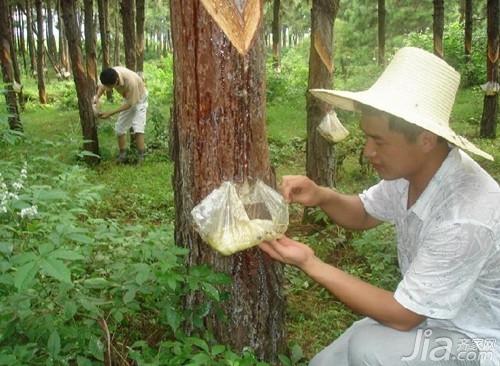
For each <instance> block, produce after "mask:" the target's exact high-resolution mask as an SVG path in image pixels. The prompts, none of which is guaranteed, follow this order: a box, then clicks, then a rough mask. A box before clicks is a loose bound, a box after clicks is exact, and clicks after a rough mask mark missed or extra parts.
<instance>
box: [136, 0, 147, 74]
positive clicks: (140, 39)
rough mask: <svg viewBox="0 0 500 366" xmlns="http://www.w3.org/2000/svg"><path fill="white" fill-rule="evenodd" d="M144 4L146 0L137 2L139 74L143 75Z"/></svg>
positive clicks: (137, 0)
mask: <svg viewBox="0 0 500 366" xmlns="http://www.w3.org/2000/svg"><path fill="white" fill-rule="evenodd" d="M144 3H145V0H135V4H136V7H135V9H136V14H135V19H136V35H137V44H136V46H137V54H136V60H137V65H136V67H137V72H138V73H139V74H140V75H142V74H143V73H144V17H145V15H144Z"/></svg>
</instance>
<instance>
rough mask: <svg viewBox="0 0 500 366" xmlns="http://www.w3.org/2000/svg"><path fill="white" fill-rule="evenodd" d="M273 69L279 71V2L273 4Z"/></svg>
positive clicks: (276, 0) (277, 0)
mask: <svg viewBox="0 0 500 366" xmlns="http://www.w3.org/2000/svg"><path fill="white" fill-rule="evenodd" d="M272 28H273V67H274V71H276V72H280V71H281V60H280V58H281V57H280V56H281V55H280V54H281V20H280V0H274V3H273V26H272Z"/></svg>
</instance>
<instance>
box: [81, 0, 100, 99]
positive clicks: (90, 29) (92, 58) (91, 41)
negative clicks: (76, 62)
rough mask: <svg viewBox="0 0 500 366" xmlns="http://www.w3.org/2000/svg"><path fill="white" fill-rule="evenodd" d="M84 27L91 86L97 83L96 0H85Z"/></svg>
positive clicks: (88, 74) (88, 76) (93, 86)
mask: <svg viewBox="0 0 500 366" xmlns="http://www.w3.org/2000/svg"><path fill="white" fill-rule="evenodd" d="M83 4H84V18H85V19H84V28H85V60H86V66H87V79H88V81H89V84H88V86H89V88H93V91H94V92H95V87H96V85H97V55H96V39H95V30H94V1H93V0H84V1H83Z"/></svg>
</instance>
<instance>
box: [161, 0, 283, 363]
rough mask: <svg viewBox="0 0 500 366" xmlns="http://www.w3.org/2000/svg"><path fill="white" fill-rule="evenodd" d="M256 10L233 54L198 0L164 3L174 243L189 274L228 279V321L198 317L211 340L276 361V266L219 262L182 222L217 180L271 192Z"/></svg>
mask: <svg viewBox="0 0 500 366" xmlns="http://www.w3.org/2000/svg"><path fill="white" fill-rule="evenodd" d="M257 4H258V5H259V6H260V9H261V10H260V11H254V12H252V13H251V14H250V16H254V17H260V23H259V24H260V26H259V29H258V33H257V35H256V38H255V39H254V40H253V43H252V47H251V48H250V50H249V51H248V54H247V55H246V56H241V55H240V54H239V53H238V52H237V50H236V49H235V48H234V47H233V46H232V45H231V44H230V42H229V41H228V39H227V38H226V37H225V35H224V34H223V33H222V32H221V30H220V28H219V27H218V26H217V25H216V23H215V22H214V21H213V20H212V18H211V17H210V15H209V14H208V13H207V12H206V11H205V8H204V7H203V6H202V5H201V3H200V2H199V1H198V0H171V2H170V6H171V24H172V38H173V46H174V47H173V49H174V60H175V63H174V75H175V79H174V94H175V103H174V113H173V126H174V127H173V137H174V143H173V147H174V150H173V153H174V159H175V160H174V161H175V173H174V180H175V186H176V187H177V189H176V191H175V204H176V228H175V237H176V242H177V243H179V244H180V245H184V246H187V247H189V248H190V254H189V257H188V265H189V266H194V265H197V264H200V263H209V264H210V265H212V266H213V267H214V268H215V269H216V270H218V271H224V272H226V273H228V274H230V275H232V277H233V281H232V284H231V285H229V286H230V288H229V289H228V291H229V292H230V294H231V295H230V297H229V299H228V301H226V302H224V303H223V304H222V306H223V311H224V312H225V314H226V316H227V321H226V322H223V321H221V319H220V317H218V316H216V315H215V314H213V313H210V314H209V315H208V316H207V317H206V318H205V321H206V323H207V326H208V327H209V328H210V329H212V331H213V332H214V334H215V336H216V337H217V339H218V340H219V341H220V342H222V343H224V344H225V343H228V344H230V345H231V346H232V347H233V348H234V349H238V350H241V349H242V348H244V347H246V346H250V347H251V348H252V349H254V350H255V352H256V354H257V355H258V356H259V357H260V358H262V359H264V360H268V361H276V360H277V355H278V354H279V353H282V352H283V350H284V347H285V337H284V298H283V294H282V289H281V286H282V266H281V265H280V264H278V263H276V262H274V261H272V260H271V259H270V258H269V257H268V256H266V255H264V254H263V253H262V251H259V250H258V249H249V250H246V251H244V252H242V253H238V254H235V255H233V256H230V257H222V256H221V255H219V254H217V253H215V252H214V251H213V250H211V249H210V248H209V247H208V246H207V245H206V244H205V243H203V242H202V241H201V240H200V238H199V236H198V235H197V234H196V232H195V231H194V230H193V228H192V225H191V217H190V211H191V209H192V208H193V206H194V205H195V204H196V203H198V202H200V200H201V199H202V198H203V197H205V196H206V195H207V194H208V193H210V191H212V190H213V189H215V188H217V187H218V186H219V185H220V184H221V183H222V182H223V181H224V180H236V181H242V180H244V179H246V178H247V177H253V178H260V179H262V180H264V181H266V182H268V183H269V184H274V174H273V173H272V171H271V168H270V165H269V154H268V145H267V138H266V131H265V95H266V93H265V77H264V72H265V67H264V66H265V63H264V54H265V52H264V48H263V44H262V34H261V30H262V23H263V19H262V17H263V15H262V3H261V2H258V3H257ZM221 54H224V57H220V55H221ZM228 75H234V77H233V78H229V77H227V76H228ZM187 85H189V87H188V88H187V87H186V86H187ZM200 304H204V300H203V299H202V298H200V297H199V295H193V296H190V297H189V298H188V299H187V300H186V306H187V308H189V309H193V310H194V308H196V307H197V306H198V305H200Z"/></svg>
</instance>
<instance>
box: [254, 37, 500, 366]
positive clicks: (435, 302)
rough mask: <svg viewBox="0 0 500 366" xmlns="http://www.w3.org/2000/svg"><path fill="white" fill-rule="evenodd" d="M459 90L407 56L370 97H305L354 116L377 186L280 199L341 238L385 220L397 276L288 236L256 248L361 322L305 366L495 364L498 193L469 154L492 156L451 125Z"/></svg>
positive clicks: (295, 187) (437, 68)
mask: <svg viewBox="0 0 500 366" xmlns="http://www.w3.org/2000/svg"><path fill="white" fill-rule="evenodd" d="M459 81H460V75H459V74H458V73H457V72H456V71H455V70H454V69H453V68H452V67H451V66H449V65H448V64H447V63H446V62H445V61H443V60H442V59H440V58H438V57H436V56H434V55H432V54H430V53H428V52H426V51H423V50H420V49H417V48H410V47H409V48H403V49H401V50H400V51H399V52H397V53H396V55H395V56H394V58H393V60H392V62H391V63H390V64H389V66H388V67H387V69H386V70H385V71H384V72H383V73H382V75H381V76H380V77H379V79H378V80H377V81H376V82H375V83H374V85H373V86H372V87H371V88H369V89H368V90H365V91H362V92H348V91H337V90H324V89H316V90H312V91H311V92H312V94H313V95H315V96H316V97H318V98H320V99H321V100H323V101H324V102H327V103H329V104H331V105H333V106H335V107H338V108H341V109H345V110H351V111H354V110H356V111H360V112H361V122H360V127H361V129H362V130H363V132H364V134H365V137H366V142H365V146H364V155H365V157H366V158H367V159H368V160H369V162H370V163H371V164H372V165H373V167H374V169H375V170H376V171H377V173H378V174H379V176H380V178H381V179H382V180H381V181H380V182H379V183H378V184H376V185H375V186H373V187H371V188H369V189H368V190H366V191H364V192H363V193H361V194H359V195H346V194H342V193H340V192H337V191H335V190H332V189H329V188H326V187H320V186H318V185H317V184H315V183H314V182H313V181H311V180H310V179H308V178H306V177H303V176H286V177H284V178H283V182H282V187H281V189H282V194H283V196H284V197H285V199H286V200H287V201H288V202H295V203H299V204H302V205H304V206H318V207H320V208H321V209H322V210H324V211H325V212H326V213H327V214H328V216H329V217H330V218H331V219H332V220H333V221H334V222H335V223H337V224H338V225H341V226H343V227H345V228H348V229H355V230H367V229H371V228H374V227H376V226H377V225H380V224H381V223H382V222H389V223H392V224H393V225H394V226H395V231H396V238H397V250H398V261H399V267H400V270H401V274H402V280H401V282H400V283H399V284H398V286H397V289H396V290H395V292H391V291H387V290H384V289H381V288H377V287H375V286H373V285H371V284H369V283H367V282H364V281H362V280H360V279H358V278H356V277H354V276H351V275H349V274H347V273H345V272H343V271H342V270H340V269H338V268H336V267H334V266H332V265H329V264H327V263H324V262H323V261H321V260H320V259H319V258H318V257H317V256H316V255H315V254H314V251H313V250H312V249H311V248H310V247H308V246H307V245H305V244H302V243H299V242H297V241H294V240H292V239H289V238H287V237H283V238H280V239H278V240H273V241H269V242H263V243H262V244H260V248H261V249H262V250H263V251H265V252H266V253H267V254H269V255H270V256H271V257H272V258H274V259H276V260H279V261H281V262H284V263H287V264H291V265H295V266H297V267H298V268H300V269H301V270H302V271H304V272H305V273H306V274H307V275H309V276H310V277H311V278H312V279H313V280H315V281H317V282H318V283H319V284H321V285H322V286H324V287H326V288H327V289H328V290H329V291H330V292H331V293H332V294H333V295H334V296H336V297H337V298H338V299H339V300H341V301H342V302H343V303H344V304H346V305H347V306H348V307H350V308H351V309H352V310H353V311H355V312H357V313H360V314H362V315H364V316H365V318H364V319H362V320H360V321H358V322H355V323H354V324H353V325H352V326H351V327H350V328H349V329H347V331H345V332H344V334H342V335H341V336H340V337H339V338H337V339H336V340H335V341H334V342H333V343H331V344H330V345H329V346H327V347H326V348H325V349H323V350H322V351H321V352H320V353H318V354H317V355H316V356H315V357H314V358H313V359H312V360H311V361H310V365H311V366H347V365H349V366H361V365H363V366H375V365H380V366H393V365H444V364H446V365H448V366H451V365H465V364H467V365H482V366H484V365H488V366H489V365H499V364H500V209H499V207H500V194H499V193H500V189H499V186H498V184H497V183H496V182H495V180H494V179H493V178H492V177H491V176H490V175H488V173H486V171H484V170H483V169H482V168H481V167H480V166H479V165H478V164H477V163H476V162H475V161H474V160H472V159H471V158H470V156H469V155H468V154H467V153H466V152H465V151H467V152H469V153H472V154H475V155H478V156H482V157H483V158H486V159H491V160H492V157H491V156H490V155H489V154H487V153H485V152H484V151H482V150H480V149H479V148H477V147H476V146H474V145H473V144H472V143H471V142H469V141H467V140H466V139H465V138H463V137H461V136H458V135H457V134H456V133H455V132H454V131H453V130H452V129H451V128H450V127H449V119H450V113H451V110H452V107H453V103H454V100H455V94H456V91H457V89H458V85H459ZM464 345H468V346H467V347H464ZM464 361H465V363H464Z"/></svg>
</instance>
